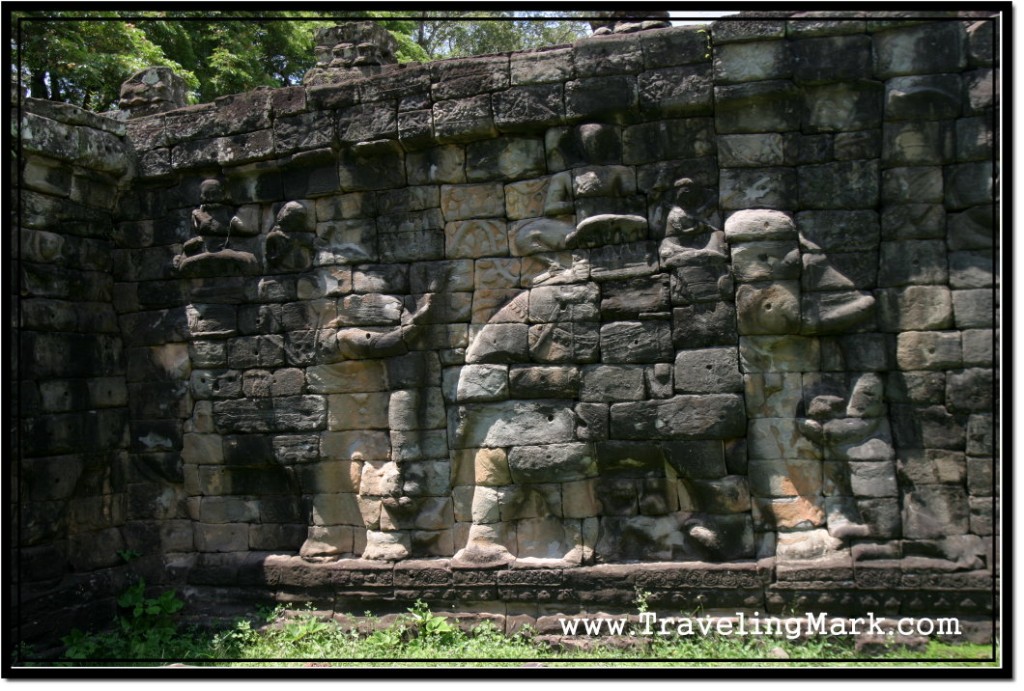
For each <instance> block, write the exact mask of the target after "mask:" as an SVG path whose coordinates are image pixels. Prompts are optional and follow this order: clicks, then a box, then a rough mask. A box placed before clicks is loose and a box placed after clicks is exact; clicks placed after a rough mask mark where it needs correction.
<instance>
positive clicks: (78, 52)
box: [14, 10, 587, 111]
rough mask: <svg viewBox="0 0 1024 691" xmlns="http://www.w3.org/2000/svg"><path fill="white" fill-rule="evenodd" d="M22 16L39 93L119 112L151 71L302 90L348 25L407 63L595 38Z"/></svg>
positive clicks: (549, 29) (386, 19) (20, 49)
mask: <svg viewBox="0 0 1024 691" xmlns="http://www.w3.org/2000/svg"><path fill="white" fill-rule="evenodd" d="M14 17H15V19H17V20H19V21H18V25H17V29H16V33H15V45H14V48H15V64H16V65H17V68H18V70H19V71H20V76H21V79H22V82H23V84H25V85H26V86H28V87H29V93H30V95H31V96H33V97H36V98H48V99H53V100H58V101H65V102H69V103H74V104H75V105H79V106H82V107H84V108H89V109H92V110H97V111H102V110H108V109H111V108H114V107H116V103H117V99H118V95H119V91H120V86H121V83H122V82H123V81H124V80H125V79H127V78H128V77H130V76H131V75H132V74H133V73H134V72H136V71H138V70H140V69H143V68H145V67H148V66H151V65H166V66H168V67H171V68H173V69H174V70H175V71H176V72H177V73H178V74H180V75H181V76H182V77H184V78H185V80H186V81H187V82H188V84H189V87H190V89H191V97H192V100H194V101H196V102H207V101H211V100H213V99H215V98H217V97H218V96H222V95H225V94H230V93H237V92H241V91H247V90H250V89H253V88H255V87H258V86H271V87H274V86H287V85H291V84H297V83H299V82H300V81H301V79H302V76H303V74H305V72H306V71H307V70H308V69H309V68H311V67H312V66H313V64H314V62H315V58H314V53H313V43H314V32H315V30H316V29H317V28H320V27H325V26H331V25H333V24H335V23H337V22H338V21H340V20H345V19H356V18H358V19H373V20H375V21H379V22H380V23H381V24H382V25H383V26H384V27H385V28H386V29H388V30H389V31H390V32H391V33H392V35H393V36H394V37H395V39H396V40H397V42H398V45H399V50H398V59H399V61H402V62H408V61H420V62H426V61H429V60H435V59H439V58H448V57H463V56H468V55H480V54H484V53H497V52H509V51H513V50H523V49H527V48H534V47H539V46H542V45H550V44H555V43H565V42H569V41H573V40H575V39H576V38H579V37H580V36H584V35H586V33H587V31H586V24H585V23H584V22H582V21H578V20H575V19H572V18H571V17H569V18H566V16H562V17H555V16H553V15H552V13H544V12H527V13H512V12H509V11H479V12H464V11H463V12H454V11H433V12H419V13H410V12H396V11H382V10H375V11H371V12H355V11H337V12H330V13H326V12H324V13H309V12H296V11H273V12H258V13H257V12H253V11H244V10H207V11H196V10H187V11H153V10H142V11H127V10H108V11H74V10H39V11H19V12H16V13H14Z"/></svg>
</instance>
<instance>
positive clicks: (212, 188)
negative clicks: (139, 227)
mask: <svg viewBox="0 0 1024 691" xmlns="http://www.w3.org/2000/svg"><path fill="white" fill-rule="evenodd" d="M189 227H190V230H191V231H192V237H190V238H189V239H188V240H187V241H186V242H185V243H184V244H183V245H182V251H181V254H180V255H178V256H177V257H175V260H174V263H175V267H176V268H177V269H178V271H179V273H181V275H183V276H187V277H203V276H216V275H228V276H236V275H251V274H254V273H256V272H258V271H259V263H258V262H257V260H256V257H255V255H253V254H252V253H251V252H249V251H246V250H244V249H235V248H232V247H231V240H232V237H233V236H238V235H241V234H251V232H252V231H250V230H249V229H247V228H245V226H244V223H243V222H242V220H241V219H240V218H239V217H238V216H237V215H235V212H234V207H233V206H231V205H230V204H228V202H227V196H226V195H225V193H224V187H223V185H222V184H221V182H220V180H217V179H215V178H208V179H206V180H203V182H202V183H201V184H200V186H199V206H198V207H197V208H196V209H193V211H192V213H191V215H190V216H189Z"/></svg>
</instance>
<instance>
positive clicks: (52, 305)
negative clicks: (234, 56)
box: [9, 102, 144, 637]
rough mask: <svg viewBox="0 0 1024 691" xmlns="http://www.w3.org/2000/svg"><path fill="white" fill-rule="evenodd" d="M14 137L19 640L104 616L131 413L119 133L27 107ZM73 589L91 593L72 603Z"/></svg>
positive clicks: (42, 106)
mask: <svg viewBox="0 0 1024 691" xmlns="http://www.w3.org/2000/svg"><path fill="white" fill-rule="evenodd" d="M14 124H15V125H16V126H17V125H18V123H17V122H16V123H14ZM17 131H18V132H19V133H20V137H19V139H18V141H19V142H20V150H19V151H18V152H17V153H18V154H19V156H20V163H21V165H20V166H19V167H18V168H16V171H17V174H18V180H17V183H18V187H19V190H20V192H19V194H18V195H17V196H16V197H15V199H16V202H17V210H16V213H15V214H12V216H11V218H13V219H17V224H16V225H15V228H16V230H14V231H13V232H12V234H11V245H12V247H13V248H14V249H15V256H17V259H18V261H17V264H16V265H15V268H16V269H17V270H16V271H15V272H12V275H13V279H12V284H13V286H14V287H16V289H15V291H13V294H14V295H15V296H16V298H15V300H16V303H15V308H16V314H17V319H18V321H17V323H18V325H19V327H20V328H19V331H18V340H17V346H18V349H17V351H16V354H15V355H14V356H13V357H12V360H14V361H16V366H17V372H18V381H17V384H18V386H17V388H16V391H17V395H16V399H15V400H14V401H9V403H12V404H13V406H14V407H15V408H16V414H17V416H18V420H19V424H18V425H17V427H16V428H15V431H16V435H17V436H16V438H15V439H14V440H13V444H14V448H15V450H16V452H17V455H16V459H17V460H16V461H13V460H12V462H11V463H10V466H9V467H10V472H11V473H12V488H13V490H14V493H15V494H14V497H15V499H16V506H17V509H18V510H17V511H16V512H15V513H14V516H15V521H14V524H13V525H12V526H11V530H12V531H13V534H14V535H16V537H17V544H18V548H19V551H18V557H19V558H18V559H17V561H16V564H17V568H16V569H14V570H13V573H14V578H15V583H14V585H13V587H14V588H15V589H16V592H17V594H18V597H17V598H16V602H17V603H18V605H19V612H18V621H19V622H20V623H21V625H22V627H23V628H22V633H23V634H24V635H25V636H26V637H33V636H38V635H39V634H40V632H47V631H49V630H50V629H51V628H52V627H53V614H54V611H55V610H64V612H65V616H66V618H67V621H66V622H65V623H66V624H68V625H79V626H81V625H84V624H85V623H86V622H89V621H94V620H96V619H97V617H99V618H101V619H102V618H108V617H110V616H111V615H112V614H113V612H114V605H113V602H112V600H110V599H109V596H110V595H111V594H112V593H113V592H114V591H115V590H119V589H120V587H121V586H119V585H114V583H115V582H116V581H118V579H119V578H120V576H119V569H118V568H117V567H118V565H119V564H122V563H123V560H122V559H121V557H119V555H118V551H120V550H125V549H129V548H130V547H131V546H132V545H131V543H130V542H129V541H126V534H125V533H124V532H123V530H122V529H123V528H124V527H125V525H126V523H127V521H128V520H129V519H130V517H131V514H132V513H133V509H132V506H133V505H132V503H131V502H130V497H129V495H128V494H127V493H126V491H125V489H126V485H125V480H126V474H131V472H130V468H129V467H128V464H127V454H128V445H129V442H128V427H129V420H130V418H131V413H132V411H131V409H130V407H129V392H128V384H127V376H126V375H127V370H126V363H125V352H124V340H123V338H122V333H121V329H120V327H119V324H118V319H117V314H116V312H115V310H114V306H113V299H114V292H115V290H114V276H113V273H114V272H115V271H116V269H115V265H114V260H113V247H114V238H113V236H112V233H111V228H112V226H113V223H112V218H113V210H114V207H115V206H116V203H117V200H118V197H119V194H120V192H121V190H122V189H124V188H125V187H126V186H127V185H128V181H129V175H130V172H131V157H130V155H129V149H128V147H127V146H126V143H125V140H124V127H123V126H122V125H119V124H117V123H114V122H111V121H109V120H107V119H106V118H101V117H99V116H96V115H94V114H92V113H86V112H84V111H81V110H78V109H76V108H72V107H68V106H63V105H61V104H51V103H48V102H32V103H31V104H30V105H28V104H27V107H26V108H25V109H24V110H23V111H22V115H21V120H20V127H19V129H18V130H17ZM134 509H135V513H138V511H140V510H144V509H143V507H139V506H138V505H135V507H134ZM82 589H86V590H93V591H94V592H95V593H96V595H97V597H96V598H95V599H92V600H91V601H84V600H82V599H80V598H79V597H78V594H79V593H80V592H81V591H82ZM105 596H106V597H105Z"/></svg>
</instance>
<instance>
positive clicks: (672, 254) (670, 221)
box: [658, 178, 729, 268]
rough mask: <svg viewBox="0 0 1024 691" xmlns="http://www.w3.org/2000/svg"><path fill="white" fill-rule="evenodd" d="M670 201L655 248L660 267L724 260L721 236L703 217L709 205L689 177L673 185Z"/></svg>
mask: <svg viewBox="0 0 1024 691" xmlns="http://www.w3.org/2000/svg"><path fill="white" fill-rule="evenodd" d="M671 201H672V206H671V208H670V209H669V211H668V214H667V215H666V217H665V236H664V239H663V240H662V241H661V246H660V247H659V248H658V255H659V258H660V259H661V263H662V265H663V266H665V267H668V268H671V267H676V266H682V265H684V264H694V263H699V262H701V261H704V260H711V261H725V260H728V258H729V255H728V248H727V246H726V243H725V233H724V232H722V231H721V230H720V229H718V228H715V227H713V226H711V225H710V224H709V223H708V222H707V220H706V219H705V218H704V213H705V212H706V211H707V209H708V207H709V206H710V205H711V203H712V202H711V201H709V200H708V195H707V194H706V193H705V192H704V190H703V189H701V188H699V187H698V186H697V184H696V183H695V182H694V181H693V180H691V179H690V178H679V179H678V180H676V181H675V183H674V184H673V190H672V194H671Z"/></svg>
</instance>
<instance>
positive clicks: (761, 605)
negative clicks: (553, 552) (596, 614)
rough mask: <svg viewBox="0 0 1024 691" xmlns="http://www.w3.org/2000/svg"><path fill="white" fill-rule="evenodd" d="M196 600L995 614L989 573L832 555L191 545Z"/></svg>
mask: <svg viewBox="0 0 1024 691" xmlns="http://www.w3.org/2000/svg"><path fill="white" fill-rule="evenodd" d="M187 584H188V586H189V587H188V588H187V590H188V595H189V598H190V599H191V600H192V601H193V602H197V601H198V600H197V599H196V598H198V599H200V600H201V599H205V595H207V594H209V595H212V594H214V592H213V591H219V592H220V595H218V597H219V598H224V597H227V598H228V600H221V601H224V602H227V601H230V599H231V593H233V592H241V591H245V593H246V595H245V596H244V597H243V598H242V600H243V601H248V602H252V598H253V596H256V595H258V596H259V599H262V600H265V601H267V602H279V603H298V604H301V603H305V602H309V603H312V604H314V606H316V607H319V608H322V609H326V610H331V611H335V612H349V613H352V612H355V613H361V612H364V611H372V612H374V613H379V612H384V613H387V612H389V611H390V612H402V611H404V610H405V609H406V608H407V607H408V606H409V605H410V604H412V603H414V602H416V601H417V600H422V601H424V602H426V603H428V604H429V605H430V606H431V607H432V608H434V609H436V610H453V609H455V610H462V611H467V610H469V611H482V612H492V613H498V614H506V615H507V614H509V613H514V614H526V615H533V616H541V615H544V614H546V613H549V612H551V611H557V612H590V611H609V612H616V611H617V612H636V611H637V604H638V602H639V601H641V600H642V601H643V602H645V603H646V606H647V607H649V608H650V609H651V610H652V611H665V612H668V611H672V612H677V613H678V612H684V613H697V612H699V613H701V614H704V613H715V612H721V613H732V612H735V611H737V610H743V611H759V612H762V613H764V614H773V615H774V614H792V613H793V612H797V613H805V612H827V613H828V614H829V615H830V616H862V615H865V614H866V613H867V612H873V613H875V614H876V615H879V616H882V615H885V616H896V615H921V614H924V613H935V612H943V613H949V614H950V615H951V616H955V615H980V616H985V615H990V614H991V613H992V612H993V611H994V607H995V604H996V598H997V592H996V589H995V581H994V579H993V577H992V574H991V572H989V571H964V570H961V571H957V570H956V564H955V563H953V562H946V561H942V560H927V561H922V560H921V559H904V560H891V561H868V562H854V561H852V560H851V559H849V558H843V557H838V558H837V557H830V558H827V559H822V560H816V561H806V562H777V561H776V560H775V559H761V560H758V561H742V562H730V563H704V562H657V563H631V564H600V565H595V566H577V567H565V566H562V567H556V568H543V567H539V566H536V565H529V567H524V565H523V564H519V565H517V564H515V563H514V564H512V565H509V566H504V567H501V568H493V569H471V568H453V566H452V563H451V560H449V559H419V560H407V561H400V562H395V563H390V562H378V561H368V560H362V559H341V560H336V561H325V562H311V561H306V560H304V559H302V558H301V557H298V556H294V555H287V554H275V553H268V552H259V553H256V552H245V553H223V554H197V555H195V557H194V561H193V563H192V566H191V568H190V569H189V570H188V574H187Z"/></svg>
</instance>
